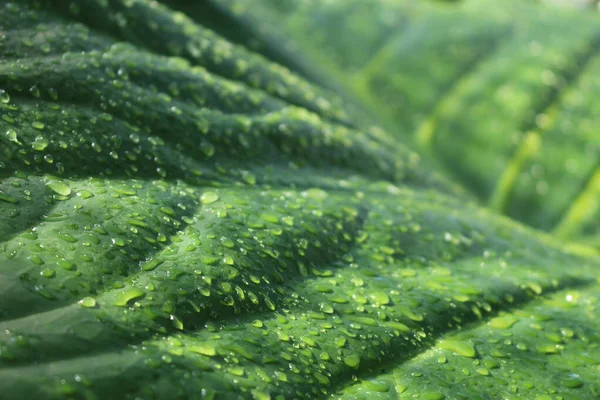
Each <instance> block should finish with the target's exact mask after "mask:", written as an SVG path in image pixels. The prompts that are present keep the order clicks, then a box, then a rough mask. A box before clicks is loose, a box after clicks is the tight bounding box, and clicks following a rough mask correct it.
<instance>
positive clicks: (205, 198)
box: [200, 192, 219, 204]
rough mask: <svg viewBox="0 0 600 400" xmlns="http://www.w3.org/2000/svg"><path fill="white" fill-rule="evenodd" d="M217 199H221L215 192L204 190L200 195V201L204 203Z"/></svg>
mask: <svg viewBox="0 0 600 400" xmlns="http://www.w3.org/2000/svg"><path fill="white" fill-rule="evenodd" d="M217 200H219V195H218V194H216V193H215V192H204V193H202V196H200V202H201V203H202V204H211V203H214V202H215V201H217Z"/></svg>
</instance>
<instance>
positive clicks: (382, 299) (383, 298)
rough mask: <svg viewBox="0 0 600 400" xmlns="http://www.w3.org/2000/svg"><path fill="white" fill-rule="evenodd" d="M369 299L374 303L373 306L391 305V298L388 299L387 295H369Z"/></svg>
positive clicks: (377, 293)
mask: <svg viewBox="0 0 600 400" xmlns="http://www.w3.org/2000/svg"><path fill="white" fill-rule="evenodd" d="M369 299H370V300H371V303H373V305H376V306H379V305H386V304H389V303H390V298H389V297H388V295H387V294H385V293H383V292H375V293H371V294H370V295H369Z"/></svg>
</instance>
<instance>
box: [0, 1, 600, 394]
mask: <svg viewBox="0 0 600 400" xmlns="http://www.w3.org/2000/svg"><path fill="white" fill-rule="evenodd" d="M0 10H1V11H0V14H1V16H2V20H1V22H0V55H1V60H0V88H1V92H0V100H1V102H0V110H1V116H0V118H1V119H0V132H1V133H2V134H1V135H0V141H1V147H0V178H1V180H0V222H1V224H0V241H1V242H0V243H1V245H0V249H1V252H0V393H1V396H0V397H1V398H3V399H21V398H29V397H31V398H44V399H45V398H50V399H54V398H56V399H60V398H64V399H73V398H75V399H79V398H81V399H94V398H102V399H103V398H115V399H116V398H126V399H155V398H158V399H174V398H185V399H188V398H221V399H234V398H256V399H261V400H263V399H280V398H285V399H288V398H289V399H293V398H319V397H320V398H325V397H327V396H329V395H331V396H333V397H342V398H357V397H359V396H362V397H363V398H367V399H371V398H390V399H395V398H398V396H399V395H403V396H407V397H412V395H419V396H420V397H419V398H424V399H427V398H429V399H432V398H434V399H435V398H443V397H444V396H446V397H447V398H461V396H462V398H495V397H498V396H500V397H504V398H528V399H529V398H536V397H537V398H540V399H547V398H558V397H559V396H562V398H565V399H566V398H581V399H594V398H597V397H598V396H599V395H600V392H599V391H600V387H599V385H598V375H599V372H600V371H599V366H600V347H599V344H600V337H599V336H598V330H599V329H600V326H598V323H599V320H598V318H597V313H598V307H599V304H598V301H599V300H600V297H599V296H600V287H599V284H598V268H599V267H600V261H598V259H597V258H593V257H591V256H585V255H583V254H574V253H571V252H568V251H567V250H565V249H564V248H563V246H562V245H561V244H560V243H556V242H554V241H553V239H551V238H550V237H548V236H546V235H545V234H543V233H540V232H537V231H533V230H531V229H529V228H525V227H523V226H521V225H519V224H517V223H514V222H511V221H509V220H507V219H505V218H503V217H498V216H495V215H493V214H492V213H490V212H489V211H485V210H482V209H480V208H478V207H477V206H476V205H475V204H473V203H472V202H471V201H469V200H468V199H467V198H465V197H463V195H461V194H460V192H458V191H457V190H455V188H454V186H453V185H451V184H448V183H445V182H444V181H442V180H440V178H438V177H437V176H436V175H435V174H432V173H430V172H428V171H426V170H425V169H424V168H423V167H421V166H420V164H419V158H418V157H417V156H416V155H415V154H414V153H412V152H410V151H408V150H406V149H405V148H404V147H403V146H402V145H400V144H398V143H397V141H396V140H394V139H393V137H392V136H390V135H388V134H387V133H385V132H383V131H381V130H378V129H366V128H365V127H366V126H367V125H368V124H367V123H365V122H364V121H361V120H360V119H357V117H358V116H359V115H360V113H357V112H355V111H354V110H355V109H354V108H353V107H348V106H346V105H345V104H344V103H343V102H342V101H340V100H339V99H337V98H336V97H335V96H333V95H331V94H329V92H328V91H326V90H323V89H319V88H317V87H315V86H313V85H311V84H309V83H307V81H306V80H304V79H302V78H299V77H298V76H297V75H294V74H293V73H291V72H290V71H288V70H286V69H285V68H283V67H281V66H278V65H276V64H274V63H272V62H270V61H268V60H266V59H265V58H263V57H261V56H259V55H256V54H254V53H251V52H249V51H247V50H245V49H244V48H242V47H239V46H236V45H232V44H231V43H230V42H228V41H227V40H224V39H223V38H222V37H220V36H218V35H217V34H215V33H212V32H211V31H209V30H207V29H206V28H203V27H202V25H201V24H200V23H199V22H201V20H197V21H196V22H194V20H192V19H190V18H188V17H187V16H186V15H184V14H182V13H177V12H173V11H171V10H169V9H168V8H166V7H164V6H162V5H160V4H159V3H156V2H147V1H132V0H122V1H118V0H110V1H108V0H98V1H81V2H77V1H46V2H44V1H19V2H3V3H2V8H1V9H0ZM227 30H232V28H231V27H228V28H227ZM307 76H310V74H307ZM582 249H583V248H582Z"/></svg>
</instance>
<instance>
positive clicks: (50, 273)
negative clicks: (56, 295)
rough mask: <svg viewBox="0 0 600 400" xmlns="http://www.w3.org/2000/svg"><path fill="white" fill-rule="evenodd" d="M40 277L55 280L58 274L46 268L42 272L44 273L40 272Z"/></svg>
mask: <svg viewBox="0 0 600 400" xmlns="http://www.w3.org/2000/svg"><path fill="white" fill-rule="evenodd" d="M40 275H42V276H43V277H44V278H53V277H54V276H55V275H56V272H54V270H53V269H50V268H45V269H43V270H42V272H40Z"/></svg>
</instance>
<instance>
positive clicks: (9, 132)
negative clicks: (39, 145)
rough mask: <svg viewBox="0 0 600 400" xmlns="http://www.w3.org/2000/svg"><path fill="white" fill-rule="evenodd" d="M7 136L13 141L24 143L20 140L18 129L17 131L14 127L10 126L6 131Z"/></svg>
mask: <svg viewBox="0 0 600 400" xmlns="http://www.w3.org/2000/svg"><path fill="white" fill-rule="evenodd" d="M6 138H7V139H8V140H9V141H11V142H13V143H16V144H22V143H21V142H19V138H18V137H17V131H15V130H14V129H12V128H9V129H8V130H7V131H6Z"/></svg>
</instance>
